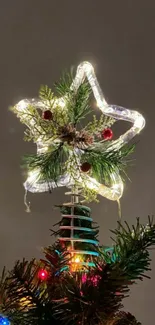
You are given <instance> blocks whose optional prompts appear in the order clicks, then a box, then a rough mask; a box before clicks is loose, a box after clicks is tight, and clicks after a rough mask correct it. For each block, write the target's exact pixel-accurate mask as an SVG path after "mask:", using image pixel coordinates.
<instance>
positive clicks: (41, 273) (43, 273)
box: [38, 269, 48, 281]
mask: <svg viewBox="0 0 155 325" xmlns="http://www.w3.org/2000/svg"><path fill="white" fill-rule="evenodd" d="M38 278H39V279H40V280H41V281H46V280H47V278H48V272H47V270H45V269H40V270H39V272H38Z"/></svg>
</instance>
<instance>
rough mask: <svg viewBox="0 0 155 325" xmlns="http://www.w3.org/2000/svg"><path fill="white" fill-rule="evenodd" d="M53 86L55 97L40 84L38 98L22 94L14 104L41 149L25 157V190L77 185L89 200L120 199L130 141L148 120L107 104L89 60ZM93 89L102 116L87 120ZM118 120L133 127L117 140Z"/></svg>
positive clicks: (90, 111)
mask: <svg viewBox="0 0 155 325" xmlns="http://www.w3.org/2000/svg"><path fill="white" fill-rule="evenodd" d="M55 88H56V91H57V97H56V96H55V95H54V93H53V92H52V90H51V89H50V88H48V87H47V86H42V87H41V89H40V93H39V100H36V99H30V100H28V99H24V100H21V101H20V102H19V103H18V104H17V105H15V106H14V107H13V108H12V110H13V111H14V112H15V113H16V114H17V116H18V117H19V118H20V120H21V122H22V123H24V124H26V125H27V127H28V129H27V130H26V131H25V139H26V140H33V141H34V142H35V143H36V144H37V154H35V155H30V156H28V157H26V158H25V161H26V164H27V166H28V178H27V180H26V182H25V183H24V187H25V189H26V190H28V191H30V192H45V191H48V190H51V189H52V188H55V187H56V186H58V187H59V186H67V187H70V186H76V187H78V188H80V189H81V190H82V193H83V195H84V196H85V197H86V198H87V199H91V198H94V196H96V194H100V195H102V196H104V197H106V198H108V199H110V200H119V198H120V197H121V196H122V194H123V181H122V178H121V174H120V173H121V172H122V171H123V170H124V166H125V164H126V162H127V161H126V160H125V158H126V157H127V156H128V154H129V153H131V152H132V151H133V146H129V145H128V142H129V141H130V140H131V139H132V138H133V137H134V136H135V135H136V134H137V133H139V132H140V131H141V130H142V128H143V127H144V125H145V119H144V118H143V116H142V115H141V114H139V113H138V112H137V111H133V110H129V109H126V108H123V107H120V106H116V105H109V104H107V102H106V100H105V98H104V95H103V93H102V90H101V88H100V86H99V84H98V81H97V79H96V76H95V73H94V69H93V67H92V65H91V64H90V63H89V62H83V63H81V64H80V65H79V66H78V68H77V72H76V76H75V78H73V77H72V75H66V76H64V77H63V78H62V79H61V80H60V82H59V83H57V84H55ZM91 92H93V94H94V97H95V99H96V102H97V107H98V108H99V110H100V112H101V116H100V118H99V119H98V118H97V117H96V115H94V116H93V117H92V119H91V121H88V119H86V118H85V117H86V116H87V115H88V114H89V113H92V109H91V105H90V103H91V100H90V99H91ZM90 116H91V115H90ZM84 118H85V119H84ZM117 120H124V121H127V122H131V123H132V126H131V128H130V129H129V130H128V131H127V132H125V133H124V134H122V135H121V136H120V137H119V138H118V139H116V140H113V131H112V129H111V126H112V125H113V123H114V122H115V121H117ZM82 122H84V123H82Z"/></svg>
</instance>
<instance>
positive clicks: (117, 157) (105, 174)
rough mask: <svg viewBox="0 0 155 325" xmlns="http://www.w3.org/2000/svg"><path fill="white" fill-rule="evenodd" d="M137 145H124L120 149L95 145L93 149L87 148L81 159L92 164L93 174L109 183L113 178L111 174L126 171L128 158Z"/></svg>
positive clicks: (99, 179) (101, 180)
mask: <svg viewBox="0 0 155 325" xmlns="http://www.w3.org/2000/svg"><path fill="white" fill-rule="evenodd" d="M134 148H135V145H131V146H127V145H126V146H124V147H122V148H121V149H120V150H116V149H113V148H112V147H111V148H110V146H109V147H107V148H106V149H104V147H103V148H102V146H100V147H99V148H98V149H96V148H95V147H94V148H93V149H91V148H90V149H87V150H85V152H84V154H83V155H82V157H81V159H82V161H83V162H85V161H87V162H88V163H90V165H91V170H92V176H93V177H95V178H96V179H97V180H98V181H100V182H103V180H104V181H105V182H106V184H109V181H110V179H111V174H112V173H115V172H118V171H120V172H125V167H126V164H127V161H126V160H125V158H127V157H128V156H129V155H130V154H132V153H133V151H134Z"/></svg>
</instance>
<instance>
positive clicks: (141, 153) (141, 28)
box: [0, 0, 155, 325]
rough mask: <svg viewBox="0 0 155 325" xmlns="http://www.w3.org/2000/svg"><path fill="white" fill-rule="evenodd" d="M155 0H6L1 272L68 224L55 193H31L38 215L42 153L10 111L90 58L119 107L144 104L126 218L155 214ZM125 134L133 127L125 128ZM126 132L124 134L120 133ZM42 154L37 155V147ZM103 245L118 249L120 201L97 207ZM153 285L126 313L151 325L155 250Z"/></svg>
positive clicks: (0, 33)
mask: <svg viewBox="0 0 155 325" xmlns="http://www.w3.org/2000/svg"><path fill="white" fill-rule="evenodd" d="M154 35H155V2H154V0H152V1H151V0H147V1H146V0H117V1H115V0H113V1H112V0H107V1H106V0H96V1H95V0H83V1H82V0H79V1H75V0H65V1H63V0H57V1H55V0H44V1H43V0H25V1H24V0H1V2H0V107H1V118H0V122H1V127H0V132H1V137H0V142H1V143H0V145H1V160H0V163H1V168H0V193H1V195H0V203H1V210H0V219H1V220H0V267H1V268H2V266H3V265H6V266H7V267H11V266H12V265H13V262H14V260H16V259H17V258H22V257H23V256H25V257H26V258H31V257H34V256H35V257H39V256H40V249H41V247H42V246H44V245H47V244H50V243H51V238H50V236H49V234H50V233H49V231H48V229H49V228H50V227H51V226H52V224H54V223H55V222H56V221H57V220H59V212H58V211H55V210H53V205H54V204H58V203H61V202H63V200H64V194H63V193H64V189H62V190H60V189H58V190H56V191H55V192H54V193H53V194H52V195H48V194H41V195H29V198H30V201H31V205H32V213H31V214H26V213H25V212H24V205H23V194H24V191H23V187H22V181H23V178H22V173H21V170H20V161H21V156H22V155H23V154H25V153H27V152H30V151H33V149H34V148H33V146H32V144H30V143H28V144H27V143H24V142H23V132H24V126H22V125H21V124H20V122H19V120H18V119H17V118H16V117H15V116H13V114H11V113H10V112H9V111H8V107H9V105H12V104H15V103H16V102H17V101H19V100H20V99H22V98H25V97H35V96H36V95H37V91H38V88H39V86H40V84H42V83H45V84H48V85H52V83H53V82H54V81H55V80H57V79H58V78H59V75H60V73H61V71H62V70H63V69H64V68H69V67H70V65H72V64H73V65H75V66H76V65H77V64H78V63H80V62H81V61H82V60H90V61H91V62H92V63H93V64H94V65H95V68H96V72H97V76H98V79H99V81H100V84H101V86H102V88H103V91H104V93H105V96H106V98H107V100H108V101H109V102H110V103H115V104H118V105H122V106H125V107H131V108H138V109H139V111H140V112H141V113H142V114H144V116H145V118H146V123H147V124H146V128H145V130H144V131H143V132H142V133H141V135H140V137H139V140H140V142H139V144H138V146H137V151H136V154H135V158H136V163H135V166H134V167H132V168H130V170H129V176H130V178H131V180H132V182H131V183H130V182H127V183H126V187H125V192H124V196H123V198H122V201H121V202H122V210H123V216H124V218H125V219H126V220H127V221H128V222H129V223H133V222H135V220H136V217H141V220H142V221H144V222H146V221H147V215H148V214H153V213H154V212H155V204H154V202H155V191H154V183H155V173H154V162H155V146H154V141H155V130H154V121H155V120H154V118H155V111H154V109H155V60H154V58H155V37H154ZM121 127H122V130H123V126H121ZM120 130H121V129H120ZM34 150H35V149H34ZM91 206H92V210H93V216H94V219H95V221H97V222H98V223H99V224H100V239H101V241H102V243H104V244H110V243H111V240H110V233H109V228H113V227H115V226H116V220H117V205H116V203H113V202H110V201H108V200H105V199H101V200H100V203H99V204H93V205H91ZM152 258H153V262H152V269H153V272H152V273H151V275H152V280H150V281H149V280H146V281H144V282H143V283H141V284H140V285H137V287H135V288H133V290H132V295H131V297H130V298H129V299H127V300H126V301H125V307H126V308H128V309H129V310H130V311H131V312H133V313H135V315H136V316H137V318H138V319H139V320H141V321H142V322H143V324H147V325H153V323H154V312H153V310H152V307H151V302H153V303H155V298H154V290H155V278H154V274H155V254H154V253H152Z"/></svg>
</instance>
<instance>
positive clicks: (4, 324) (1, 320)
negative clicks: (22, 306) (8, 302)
mask: <svg viewBox="0 0 155 325" xmlns="http://www.w3.org/2000/svg"><path fill="white" fill-rule="evenodd" d="M0 325H10V322H9V320H8V319H7V318H6V317H4V316H1V315H0Z"/></svg>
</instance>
